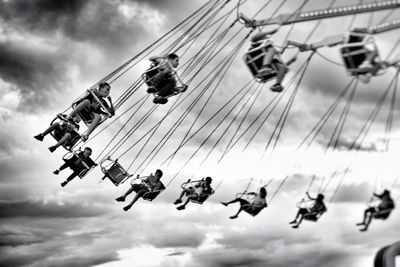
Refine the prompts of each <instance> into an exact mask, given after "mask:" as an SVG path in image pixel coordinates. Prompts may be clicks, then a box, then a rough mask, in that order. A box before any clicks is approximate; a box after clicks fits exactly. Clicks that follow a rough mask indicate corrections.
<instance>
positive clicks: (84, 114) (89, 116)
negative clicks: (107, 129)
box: [72, 90, 113, 126]
mask: <svg viewBox="0 0 400 267" xmlns="http://www.w3.org/2000/svg"><path fill="white" fill-rule="evenodd" d="M90 94H91V95H93V97H94V100H95V101H96V102H97V103H98V104H99V105H100V107H102V110H103V111H104V112H105V113H107V116H105V115H103V114H102V115H100V116H101V120H100V122H99V124H101V123H103V122H104V121H105V120H106V119H107V118H111V117H112V116H113V114H111V113H110V111H109V110H108V109H107V107H105V106H104V105H103V103H101V102H100V101H99V99H98V97H97V96H96V95H95V94H94V93H93V92H92V91H91V90H88V91H87V93H86V94H85V95H84V96H83V97H81V98H80V99H78V100H77V101H75V102H74V103H72V108H73V109H75V107H76V106H77V105H78V104H79V103H80V102H82V101H83V100H85V98H86V97H87V96H88V95H90ZM77 115H78V116H79V117H81V119H82V121H83V122H84V123H85V124H86V126H89V125H90V124H91V123H92V122H93V120H94V113H93V112H92V111H90V109H89V108H83V109H82V110H81V111H79V112H78V113H77Z"/></svg>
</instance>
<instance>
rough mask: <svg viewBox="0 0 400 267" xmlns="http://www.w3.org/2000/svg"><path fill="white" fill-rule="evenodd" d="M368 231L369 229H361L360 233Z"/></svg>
mask: <svg viewBox="0 0 400 267" xmlns="http://www.w3.org/2000/svg"><path fill="white" fill-rule="evenodd" d="M367 230H368V227H364V228H361V229H360V232H365V231H367Z"/></svg>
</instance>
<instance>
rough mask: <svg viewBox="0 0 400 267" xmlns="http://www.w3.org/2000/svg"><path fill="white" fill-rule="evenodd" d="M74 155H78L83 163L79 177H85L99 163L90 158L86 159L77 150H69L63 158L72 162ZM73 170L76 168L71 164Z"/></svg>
mask: <svg viewBox="0 0 400 267" xmlns="http://www.w3.org/2000/svg"><path fill="white" fill-rule="evenodd" d="M73 156H76V157H77V158H78V160H79V161H80V163H81V166H82V167H83V169H82V170H81V171H80V172H79V174H78V176H79V178H81V179H82V178H83V177H85V175H86V174H87V173H88V172H89V171H91V170H92V169H93V168H94V167H96V166H97V164H96V163H95V162H94V161H93V160H92V159H91V158H88V159H86V160H85V161H84V160H83V159H82V157H81V156H80V155H79V154H78V153H77V152H68V153H67V154H65V155H64V156H63V160H64V161H65V162H70V161H71V160H72V158H73ZM69 168H70V169H71V170H73V171H75V170H74V168H72V167H71V166H70V167H69Z"/></svg>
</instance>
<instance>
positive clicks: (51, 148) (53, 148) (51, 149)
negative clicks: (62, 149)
mask: <svg viewBox="0 0 400 267" xmlns="http://www.w3.org/2000/svg"><path fill="white" fill-rule="evenodd" d="M56 149H57V147H55V146H51V147H49V150H50V152H51V153H53V152H54V151H55V150H56Z"/></svg>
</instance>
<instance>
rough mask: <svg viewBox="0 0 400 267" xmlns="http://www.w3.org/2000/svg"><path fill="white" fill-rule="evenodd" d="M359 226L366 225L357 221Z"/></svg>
mask: <svg viewBox="0 0 400 267" xmlns="http://www.w3.org/2000/svg"><path fill="white" fill-rule="evenodd" d="M356 225H357V226H361V225H365V224H364V223H362V222H361V223H356Z"/></svg>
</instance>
